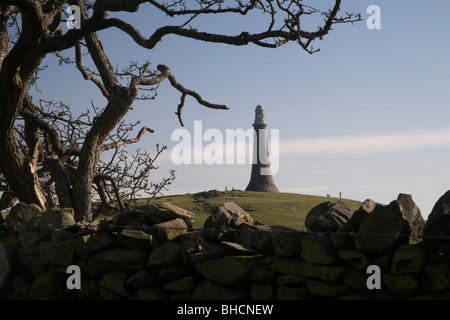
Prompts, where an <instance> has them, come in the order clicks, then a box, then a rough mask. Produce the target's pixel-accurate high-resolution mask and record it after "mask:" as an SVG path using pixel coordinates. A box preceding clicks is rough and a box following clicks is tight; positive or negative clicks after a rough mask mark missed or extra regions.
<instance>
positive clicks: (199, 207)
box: [156, 190, 362, 230]
mask: <svg viewBox="0 0 450 320" xmlns="http://www.w3.org/2000/svg"><path fill="white" fill-rule="evenodd" d="M156 201H161V202H169V203H172V204H173V205H176V206H178V207H181V208H184V209H186V210H189V211H191V212H193V213H195V227H198V228H201V227H203V223H204V222H205V220H206V218H208V216H209V215H210V214H211V212H212V211H213V210H214V208H215V207H217V206H218V205H219V204H221V203H223V202H228V201H229V202H234V203H236V204H237V205H239V206H240V207H241V208H242V209H244V210H245V211H247V212H248V213H249V214H250V215H251V216H252V218H253V220H255V221H260V222H262V223H265V224H267V225H272V226H273V225H282V226H287V227H291V228H294V229H297V230H305V229H306V228H305V223H304V222H305V217H306V215H307V214H308V212H309V211H310V210H311V209H312V208H313V207H315V206H317V205H318V204H320V203H323V202H327V201H332V202H338V201H342V202H344V203H345V204H346V205H348V206H349V207H350V208H352V209H354V210H356V209H358V208H359V207H360V206H361V204H362V203H361V202H359V201H354V200H349V199H339V198H327V197H319V196H311V195H302V194H297V193H272V192H254V191H241V190H234V191H216V190H211V191H205V192H200V193H196V194H189V193H188V194H184V195H172V196H164V197H159V198H157V199H156Z"/></svg>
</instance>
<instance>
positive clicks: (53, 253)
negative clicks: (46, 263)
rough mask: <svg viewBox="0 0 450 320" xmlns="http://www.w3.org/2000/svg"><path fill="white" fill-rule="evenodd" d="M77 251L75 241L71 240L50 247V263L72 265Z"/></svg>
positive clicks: (53, 264)
mask: <svg viewBox="0 0 450 320" xmlns="http://www.w3.org/2000/svg"><path fill="white" fill-rule="evenodd" d="M74 253H75V241H73V240H69V241H66V242H61V243H58V244H54V245H52V246H51V247H50V264H51V265H52V266H66V267H67V266H70V265H71V264H72V262H73V256H74Z"/></svg>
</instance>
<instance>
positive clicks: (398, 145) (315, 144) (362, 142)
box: [280, 129, 450, 155]
mask: <svg viewBox="0 0 450 320" xmlns="http://www.w3.org/2000/svg"><path fill="white" fill-rule="evenodd" d="M424 147H450V129H439V130H434V131H431V132H414V133H392V134H380V135H365V136H353V137H352V136H342V137H324V138H314V139H298V140H282V141H280V155H313V154H324V155H327V154H364V153H371V152H388V151H396V150H405V149H419V148H424Z"/></svg>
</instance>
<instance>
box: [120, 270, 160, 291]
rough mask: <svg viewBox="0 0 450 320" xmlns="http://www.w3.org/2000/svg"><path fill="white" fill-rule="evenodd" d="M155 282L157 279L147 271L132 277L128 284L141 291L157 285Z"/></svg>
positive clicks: (141, 271) (139, 272)
mask: <svg viewBox="0 0 450 320" xmlns="http://www.w3.org/2000/svg"><path fill="white" fill-rule="evenodd" d="M155 280H156V278H155V276H154V275H153V274H152V273H151V272H149V271H147V270H140V271H138V272H136V273H135V274H133V275H132V276H130V277H129V278H128V280H127V282H126V283H127V285H129V286H131V287H133V288H137V289H140V288H145V287H149V286H151V285H153V284H155V282H156V281H155Z"/></svg>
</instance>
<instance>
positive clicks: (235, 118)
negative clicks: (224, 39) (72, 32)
mask: <svg viewBox="0 0 450 320" xmlns="http://www.w3.org/2000/svg"><path fill="white" fill-rule="evenodd" d="M332 2H333V1H326V0H322V1H320V2H319V4H320V5H323V6H326V5H327V4H329V3H332ZM370 5H377V6H378V7H379V8H380V12H381V20H380V26H381V29H373V30H371V29H369V28H368V27H367V21H368V19H369V17H370V15H371V14H370V13H367V12H366V10H367V8H368V7H369V6H370ZM342 6H343V7H342V10H341V12H345V11H347V12H359V13H361V16H362V18H363V21H360V22H357V23H355V24H353V25H351V24H341V25H336V26H335V27H333V30H332V31H331V32H330V34H328V35H327V36H325V37H324V38H323V40H322V41H316V42H315V43H314V48H318V49H320V51H319V52H317V53H314V54H308V53H306V52H305V51H303V50H302V49H301V47H300V46H299V45H297V44H295V43H289V44H287V45H284V46H282V47H280V48H277V49H267V48H261V47H258V46H255V45H248V46H243V47H235V46H228V45H223V44H212V43H206V42H203V41H196V40H192V39H184V38H181V37H177V36H167V37H165V38H164V39H163V41H162V42H160V43H159V44H158V45H157V46H156V47H155V48H154V49H152V50H148V49H144V48H140V47H139V46H138V45H136V44H134V42H133V41H132V40H131V39H130V38H129V37H128V36H127V35H124V34H123V33H122V32H121V31H119V30H117V29H111V30H105V31H101V32H99V35H100V38H101V40H102V43H103V47H104V49H105V51H106V53H107V54H108V56H109V58H110V60H111V62H112V63H113V65H115V66H116V65H117V66H118V68H119V70H120V69H121V68H123V67H126V66H127V65H128V63H129V61H138V62H141V63H142V62H144V61H145V60H149V61H150V62H151V63H152V66H153V67H154V68H155V69H156V65H158V64H165V65H167V66H169V67H170V69H171V71H172V73H173V74H174V75H175V77H176V79H177V80H178V81H179V82H180V83H181V84H183V85H184V86H185V87H187V88H189V89H192V90H195V91H196V92H198V93H199V94H200V95H201V96H202V97H203V98H204V99H205V100H208V101H210V102H213V103H218V104H225V105H227V106H228V107H229V110H211V109H207V108H205V107H203V106H201V105H199V104H198V103H197V102H196V101H195V100H194V99H192V98H189V97H188V98H187V99H186V104H185V107H184V109H183V121H184V124H185V127H184V129H186V130H187V132H189V133H190V134H191V138H192V140H194V133H195V129H194V123H195V122H198V121H201V124H202V132H203V133H204V132H205V131H207V130H208V129H214V130H216V132H217V131H219V132H221V133H222V134H223V136H224V137H225V134H226V130H227V129H229V130H230V129H232V130H238V129H242V130H248V129H251V128H252V126H251V125H252V123H253V120H254V111H255V108H256V106H257V105H259V104H260V105H262V106H263V107H264V110H265V116H266V121H267V123H268V130H269V133H270V132H271V130H277V132H278V133H279V170H278V172H277V173H276V174H275V175H274V176H273V178H274V181H275V183H276V185H277V187H278V188H279V189H280V191H282V192H293V193H301V194H310V195H321V196H326V195H327V194H329V195H331V196H333V197H337V196H339V193H341V195H342V197H343V198H347V199H354V200H359V201H364V200H365V199H369V198H370V199H373V200H374V201H377V202H380V203H385V204H387V203H389V202H391V201H392V200H395V199H396V198H397V196H398V194H400V193H407V194H411V195H412V197H413V199H414V201H415V202H416V204H417V205H418V206H419V208H420V210H421V213H422V215H423V216H424V218H426V217H427V216H428V214H429V213H430V211H431V209H432V207H433V205H434V203H435V202H436V201H437V200H438V199H439V197H440V196H441V195H443V194H444V193H445V192H446V191H447V190H449V189H450V170H449V169H448V163H450V126H449V123H450V64H449V63H448V60H449V57H450V41H449V39H448V36H449V34H450V23H449V21H448V16H447V15H448V12H449V11H450V2H449V1H447V0H430V1H427V2H424V1H417V0H396V1H388V0H369V1H366V0H343V4H342ZM117 16H118V17H120V18H123V19H124V20H126V21H128V22H130V23H132V24H133V25H134V26H135V27H136V28H137V29H138V30H140V31H141V32H142V34H143V35H144V36H149V35H151V34H152V32H153V31H154V30H155V28H158V27H160V26H162V25H165V24H177V23H178V24H179V23H180V22H182V21H181V20H176V19H175V20H174V19H171V18H168V17H165V16H164V15H163V14H161V13H158V12H157V11H155V10H154V9H152V8H151V6H150V5H147V4H143V5H141V7H140V10H139V11H138V12H137V13H129V14H128V13H127V14H119V15H117ZM265 23H267V17H264V16H261V15H251V16H248V17H245V18H242V17H237V18H236V17H233V16H225V17H219V16H210V17H205V18H204V19H200V20H199V21H198V23H197V24H196V27H197V28H198V29H199V30H204V31H210V32H212V31H217V32H225V33H226V34H239V33H240V32H242V31H244V30H245V31H256V30H260V29H261V28H264V26H265V25H266V24H265ZM310 23H311V24H313V23H314V21H311V22H310ZM63 54H67V55H73V52H72V51H65V52H63ZM84 63H85V64H86V65H87V66H90V62H89V59H88V57H86V59H85V61H84ZM44 64H47V65H48V67H47V70H45V71H44V72H42V73H41V79H40V81H39V89H40V90H41V91H42V94H40V93H39V92H34V93H33V96H34V97H36V98H39V97H44V98H46V99H48V100H49V99H53V100H55V101H59V100H63V101H65V102H66V103H68V104H70V105H71V107H72V109H73V110H75V111H79V112H80V113H81V112H83V111H84V110H86V109H87V108H89V106H90V104H91V102H92V103H94V104H96V105H98V106H104V105H105V99H104V98H103V97H102V95H101V93H100V92H99V90H98V89H97V88H96V87H95V86H94V85H93V84H91V83H90V82H88V81H85V80H83V79H82V77H81V74H80V73H79V72H78V71H76V70H75V67H74V65H62V66H59V65H58V63H57V61H56V59H55V58H54V57H53V56H48V57H47V58H46V59H45V61H44ZM157 93H158V94H157V97H156V99H155V100H150V101H138V102H136V103H135V104H134V105H133V110H132V111H130V112H129V114H128V115H127V117H126V119H127V120H128V121H130V122H133V121H142V125H145V126H149V127H151V128H153V129H154V130H155V132H154V133H152V134H147V135H145V137H144V138H143V139H142V140H141V141H140V142H139V143H138V144H135V145H130V146H128V147H127V148H128V149H129V150H132V149H133V148H141V149H144V150H147V151H149V152H154V151H155V144H156V143H161V144H165V145H167V146H168V149H167V150H166V151H165V152H164V153H163V155H162V156H161V157H160V158H159V159H158V161H157V165H158V166H159V169H158V170H155V171H154V176H153V177H154V179H155V180H157V181H158V180H160V179H161V177H163V176H168V175H169V173H168V171H169V170H170V169H175V170H176V171H177V172H176V179H175V181H174V182H173V183H172V185H170V187H169V191H167V192H166V194H181V193H194V192H199V191H203V190H211V189H217V190H224V189H225V187H227V188H228V189H230V188H231V187H233V188H236V189H245V188H246V186H247V184H248V182H249V179H250V172H251V163H250V162H249V161H247V163H245V164H236V163H234V164H205V163H203V164H175V163H174V161H173V157H172V153H171V152H172V149H173V148H175V147H176V146H177V144H179V141H172V140H171V137H172V134H173V132H174V131H175V130H177V129H180V128H181V126H180V124H179V122H178V119H177V117H176V115H175V111H176V108H177V105H178V104H179V99H180V94H179V92H177V91H176V90H175V89H174V88H172V87H171V86H170V84H169V83H168V82H167V81H166V82H163V83H162V84H161V85H160V86H159V88H158V90H157ZM270 136H271V135H270V134H269V138H270ZM199 138H200V140H202V139H203V138H204V137H201V136H200V137H198V136H197V139H199ZM197 141H198V140H197ZM203 141H204V142H203V143H204V144H203V146H204V147H206V146H207V145H208V144H209V143H210V142H208V141H205V139H203ZM192 143H193V142H192Z"/></svg>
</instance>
